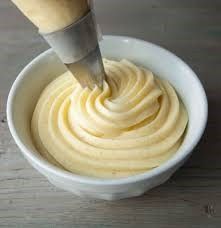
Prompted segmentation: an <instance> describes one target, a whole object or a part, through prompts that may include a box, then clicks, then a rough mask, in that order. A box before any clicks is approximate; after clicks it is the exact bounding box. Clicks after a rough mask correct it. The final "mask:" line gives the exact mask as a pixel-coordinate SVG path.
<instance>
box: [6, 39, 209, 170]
mask: <svg viewBox="0 0 221 228" xmlns="http://www.w3.org/2000/svg"><path fill="white" fill-rule="evenodd" d="M100 47H101V51H102V54H103V56H104V57H105V58H110V59H118V60H120V59H123V58H127V59H129V60H131V61H133V62H134V63H136V64H138V65H141V66H144V67H146V68H149V69H150V70H151V71H152V72H153V73H154V74H156V75H158V76H159V77H161V78H164V79H166V80H168V81H169V82H170V83H171V84H172V85H173V86H174V87H175V89H176V90H177V92H178V94H179V95H180V97H181V99H182V101H183V102H184V104H185V106H186V108H187V111H188V115H189V124H188V129H187V132H186V137H185V140H184V142H183V144H182V146H181V147H180V149H179V150H178V152H177V153H176V154H175V155H174V157H173V158H171V159H170V160H169V161H168V162H172V160H173V161H177V160H179V159H182V158H183V157H185V156H187V155H188V154H189V153H190V151H191V150H192V149H193V147H194V146H195V144H196V143H197V142H198V140H199V138H200V137H201V135H202V133H203V130H204V127H205V123H206V118H207V102H206V96H205V93H204V90H203V88H202V86H201V83H200V82H199V80H198V78H197V77H196V76H195V74H194V73H193V72H192V70H191V69H190V68H189V67H188V66H187V65H186V64H185V63H184V62H183V61H182V60H180V59H179V58H177V57H176V56H175V55H173V54H171V53H170V52H168V51H166V50H164V49H162V48H160V47H158V46H156V45H153V44H151V43H148V42H145V41H141V40H137V39H133V38H127V37H117V36H105V37H104V40H102V42H101V43H100ZM64 71H65V67H64V66H63V64H62V63H61V62H60V60H59V59H58V58H57V56H56V55H55V54H54V52H53V51H52V50H48V51H46V52H44V53H42V54H41V55H40V56H38V57H37V58H35V59H34V60H33V61H32V62H31V63H30V64H29V65H27V66H26V68H25V69H24V70H23V71H22V72H21V73H20V74H19V76H18V78H17V79H16V81H15V83H14V85H13V87H12V90H11V92H10V95H9V99H8V115H9V118H10V120H9V122H10V123H9V127H10V129H12V128H13V129H14V134H16V137H17V139H16V142H17V143H18V142H20V144H23V145H25V146H26V148H27V149H28V150H31V151H33V153H35V156H36V157H37V158H39V159H41V158H40V155H39V153H38V152H37V151H36V149H35V147H34V145H33V142H32V139H31V134H30V121H31V117H32V113H33V110H34V107H35V105H36V102H37V100H38V98H39V95H40V93H41V92H42V90H43V89H44V88H45V86H46V85H48V83H49V82H50V81H52V80H53V79H54V78H56V77H57V76H58V75H60V74H61V73H63V72H64ZM16 137H15V138H16ZM171 164H172V163H171ZM162 166H163V165H162Z"/></svg>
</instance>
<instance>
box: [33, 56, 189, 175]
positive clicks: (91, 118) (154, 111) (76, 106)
mask: <svg viewBox="0 0 221 228" xmlns="http://www.w3.org/2000/svg"><path fill="white" fill-rule="evenodd" d="M104 67H105V71H106V74H107V82H108V83H107V82H105V83H104V89H103V91H101V90H100V89H99V88H98V87H95V88H94V89H93V90H92V91H91V90H89V89H88V88H84V89H83V88H81V86H80V85H79V84H78V83H77V81H76V80H75V79H74V78H73V76H72V75H71V74H70V73H69V72H66V73H64V74H63V75H61V76H60V77H58V78H57V79H55V80H54V81H52V82H51V83H50V84H49V85H48V86H47V87H46V88H45V89H44V91H43V92H42V94H41V96H40V98H39V101H38V103H37V105H36V108H35V111H34V114H33V118H32V125H31V126H32V127H31V128H32V134H33V139H34V141H35V144H36V147H37V149H38V150H39V151H40V152H41V154H42V155H43V156H44V157H45V158H46V159H48V160H49V161H50V162H52V163H54V164H55V165H58V166H61V167H63V168H64V169H66V170H69V171H71V172H73V173H77V174H80V175H86V176H94V177H102V178H118V177H125V176H130V175H134V174H137V173H141V172H145V171H147V170H149V169H153V168H155V167H157V166H159V165H161V164H162V163H163V162H165V161H166V160H168V159H169V158H170V157H171V156H172V155H173V154H174V153H175V152H176V151H177V149H178V148H179V146H180V144H181V143H182V139H183V134H184V131H185V128H186V125H187V121H188V116H187V112H186V110H185V107H184V105H183V103H182V102H181V101H180V100H179V98H178V96H177V94H176V92H175V90H174V89H173V87H172V86H171V85H170V84H169V83H168V82H167V81H165V80H160V79H158V78H156V77H155V76H153V74H152V73H151V72H150V71H149V70H147V69H144V68H139V67H137V66H135V65H134V64H132V63H131V62H129V61H127V60H122V61H120V62H116V61H110V60H104Z"/></svg>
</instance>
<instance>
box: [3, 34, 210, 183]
mask: <svg viewBox="0 0 221 228" xmlns="http://www.w3.org/2000/svg"><path fill="white" fill-rule="evenodd" d="M103 39H104V40H108V39H110V40H113V39H115V40H118V41H128V40H129V41H135V42H139V43H142V44H144V45H149V46H151V47H154V48H157V49H160V50H161V51H164V52H165V53H167V54H169V55H170V56H171V57H172V58H174V59H175V60H176V61H178V62H179V63H180V64H182V65H183V66H184V67H186V68H187V69H188V70H189V72H190V73H191V76H192V77H194V79H195V82H196V84H197V86H198V88H199V89H200V92H201V97H202V99H201V100H202V101H201V102H202V106H203V110H204V112H203V115H202V118H201V126H199V128H198V129H197V131H198V133H197V136H196V137H195V139H194V140H192V141H191V143H189V144H188V147H187V148H186V149H185V150H183V151H182V153H180V154H179V156H176V157H175V156H173V157H172V158H171V159H169V160H168V161H166V162H164V163H163V164H161V165H160V166H158V167H156V168H154V169H152V170H149V171H147V172H144V173H140V174H136V175H133V176H129V177H123V178H117V179H104V178H95V177H87V176H81V175H78V174H74V173H71V172H68V171H66V170H63V169H61V168H58V167H56V166H54V165H53V164H51V163H49V162H48V161H46V160H45V159H44V158H43V157H41V155H37V154H36V152H34V151H32V150H30V149H28V148H27V147H26V145H24V144H23V142H22V140H21V139H20V137H19V135H18V134H17V132H16V129H15V126H14V122H13V102H14V99H15V95H16V93H17V90H18V88H19V85H20V84H21V82H22V80H23V78H25V77H26V75H27V74H26V72H27V71H28V70H29V69H31V68H32V66H33V65H35V64H38V63H39V61H40V60H41V59H43V58H44V57H46V56H49V55H50V54H51V53H52V52H53V51H52V49H48V50H46V51H44V52H42V53H41V54H39V55H38V56H37V57H35V58H34V59H33V60H32V61H31V62H29V63H28V64H27V65H26V66H25V67H24V68H23V70H22V71H21V72H20V73H19V74H18V76H17V78H16V80H15V81H14V83H13V85H12V87H11V89H10V92H9V95H8V100H7V111H6V112H7V120H8V126H9V130H10V132H11V135H12V136H13V138H14V140H15V142H16V144H17V145H18V147H19V148H20V150H21V152H22V153H23V154H24V156H25V157H27V158H28V159H29V160H30V161H31V162H33V163H34V164H36V165H38V166H39V167H42V169H43V170H45V171H47V172H48V173H50V174H53V175H56V176H58V177H61V178H65V179H69V180H71V181H74V182H78V183H82V184H90V185H96V186H109V185H122V184H130V183H136V182H140V181H143V180H147V179H149V178H153V177H154V176H157V175H159V174H161V173H163V172H165V171H167V170H169V169H170V168H171V167H174V166H175V165H176V164H178V163H180V162H181V161H182V160H184V159H185V158H186V157H187V156H188V155H189V154H190V153H191V152H192V150H193V148H194V147H195V146H196V145H197V143H198V142H199V140H200V138H201V136H202V134H203V132H204V130H205V127H206V123H207V118H208V102H207V97H206V93H205V90H204V88H203V86H202V84H201V82H200V80H199V78H198V77H197V75H196V74H195V73H194V72H193V70H192V69H191V68H190V67H189V66H188V65H187V64H186V63H185V62H184V61H183V60H181V59H180V58H179V57H178V56H176V55H175V54H173V53H172V52H170V51H168V50H167V49H165V48H163V47H161V46H158V45H156V44H153V43H151V42H148V41H145V40H141V39H137V38H133V37H128V36H116V35H105V36H103ZM181 147H182V146H181Z"/></svg>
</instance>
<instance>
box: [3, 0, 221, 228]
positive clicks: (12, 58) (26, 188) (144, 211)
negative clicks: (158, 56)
mask: <svg viewBox="0 0 221 228" xmlns="http://www.w3.org/2000/svg"><path fill="white" fill-rule="evenodd" d="M36 3H37V0H36ZM95 12H96V16H97V21H98V23H99V24H100V27H101V30H102V33H103V34H115V35H126V36H132V37H136V38H140V39H144V40H147V41H150V42H153V43H156V44H158V45H161V46H163V47H165V48H167V49H168V50H170V51H172V52H174V53H175V54H176V55H178V56H179V57H181V58H182V59H183V60H184V61H185V62H187V64H189V65H190V66H191V67H192V69H193V70H194V71H195V72H196V74H197V75H198V76H199V78H200V80H201V81H202V83H203V85H204V86H205V89H206V92H207V95H208V100H209V121H208V126H207V129H206V132H205V134H204V137H203V139H202V140H201V143H200V144H199V145H198V147H197V148H196V150H195V152H194V154H193V156H192V157H191V158H190V159H189V160H188V162H187V163H186V164H185V165H184V167H182V168H181V169H180V170H179V171H178V172H177V173H176V174H175V175H174V177H173V178H172V179H170V180H169V181H168V182H167V183H166V184H164V185H162V186H160V187H158V188H156V189H153V190H152V191H150V192H148V193H147V194H146V195H145V196H143V197H141V198H137V199H131V200H123V201H120V202H103V201H95V200H85V199H84V200H83V199H80V198H78V197H75V196H72V195H71V194H70V193H66V192H63V191H62V190H59V189H54V187H52V186H51V185H50V184H49V183H48V182H47V180H45V179H44V178H43V177H42V176H41V175H40V174H38V173H37V171H35V170H34V169H33V168H31V167H30V166H29V165H28V163H27V162H26V161H25V160H24V158H23V157H22V155H21V153H20V152H19V151H18V148H17V146H16V145H15V143H14V141H13V140H12V138H11V136H10V133H9V131H8V127H7V119H6V113H5V107H6V99H7V95H8V92H9V89H10V86H11V84H12V83H13V81H14V80H15V78H16V76H17V74H18V73H19V72H20V71H21V70H22V68H23V67H24V66H25V65H26V64H27V63H28V62H29V61H31V60H32V59H33V58H34V57H36V56H37V55H38V54H40V53H41V52H42V51H44V50H46V49H48V48H49V47H48V45H47V44H46V43H45V41H44V40H43V38H42V37H40V35H39V34H38V31H37V29H36V28H35V27H34V26H33V25H32V24H31V23H30V22H29V21H28V19H26V18H25V17H24V16H23V15H22V14H21V13H20V12H19V11H18V10H17V9H16V7H15V6H14V5H13V4H12V3H11V2H10V1H9V0H1V1H0V164H1V165H0V226H1V223H2V224H3V225H6V226H7V225H8V226H7V227H9V225H16V226H17V225H18V226H17V227H26V226H25V225H27V224H29V225H30V226H28V225H27V227H32V226H33V227H55V226H58V227H59V226H64V227H72V226H73V224H74V225H75V226H74V227H125V226H127V227H134V226H137V225H138V226H139V227H147V226H148V227H169V228H173V227H179V228H182V227H200V228H202V227H210V228H211V227H217V228H218V227H220V226H221V153H220V148H221V120H220V113H221V112H220V107H221V86H220V85H221V77H220V72H221V70H220V68H221V1H220V0H210V1H209V0H185V1H183V0H139V1H134V0H95ZM159 64H160V63H159ZM190 93H191V91H190ZM199 114H200V113H199ZM45 202H47V203H45ZM31 225H32V226H31Z"/></svg>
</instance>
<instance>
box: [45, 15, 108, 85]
mask: <svg viewBox="0 0 221 228" xmlns="http://www.w3.org/2000/svg"><path fill="white" fill-rule="evenodd" d="M41 35H42V36H43V37H44V39H45V40H46V41H47V42H48V44H49V45H50V46H51V47H52V49H53V50H54V51H55V52H56V54H57V55H58V57H59V58H60V59H61V61H62V62H63V63H64V64H65V65H66V66H67V68H68V70H69V71H71V72H72V74H73V76H74V77H75V78H76V79H77V80H78V81H79V83H80V84H81V86H82V87H89V88H90V89H93V88H94V86H95V85H97V86H98V87H99V88H100V89H103V81H104V80H105V71H104V66H103V61H102V56H101V52H100V48H99V45H98V39H97V31H96V26H95V23H94V17H93V13H92V12H91V11H89V12H88V13H87V14H86V15H85V16H84V17H82V18H81V19H79V20H78V21H76V22H75V23H73V24H71V25H69V26H67V27H65V28H63V29H61V30H58V31H55V32H52V33H46V34H45V33H41Z"/></svg>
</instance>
